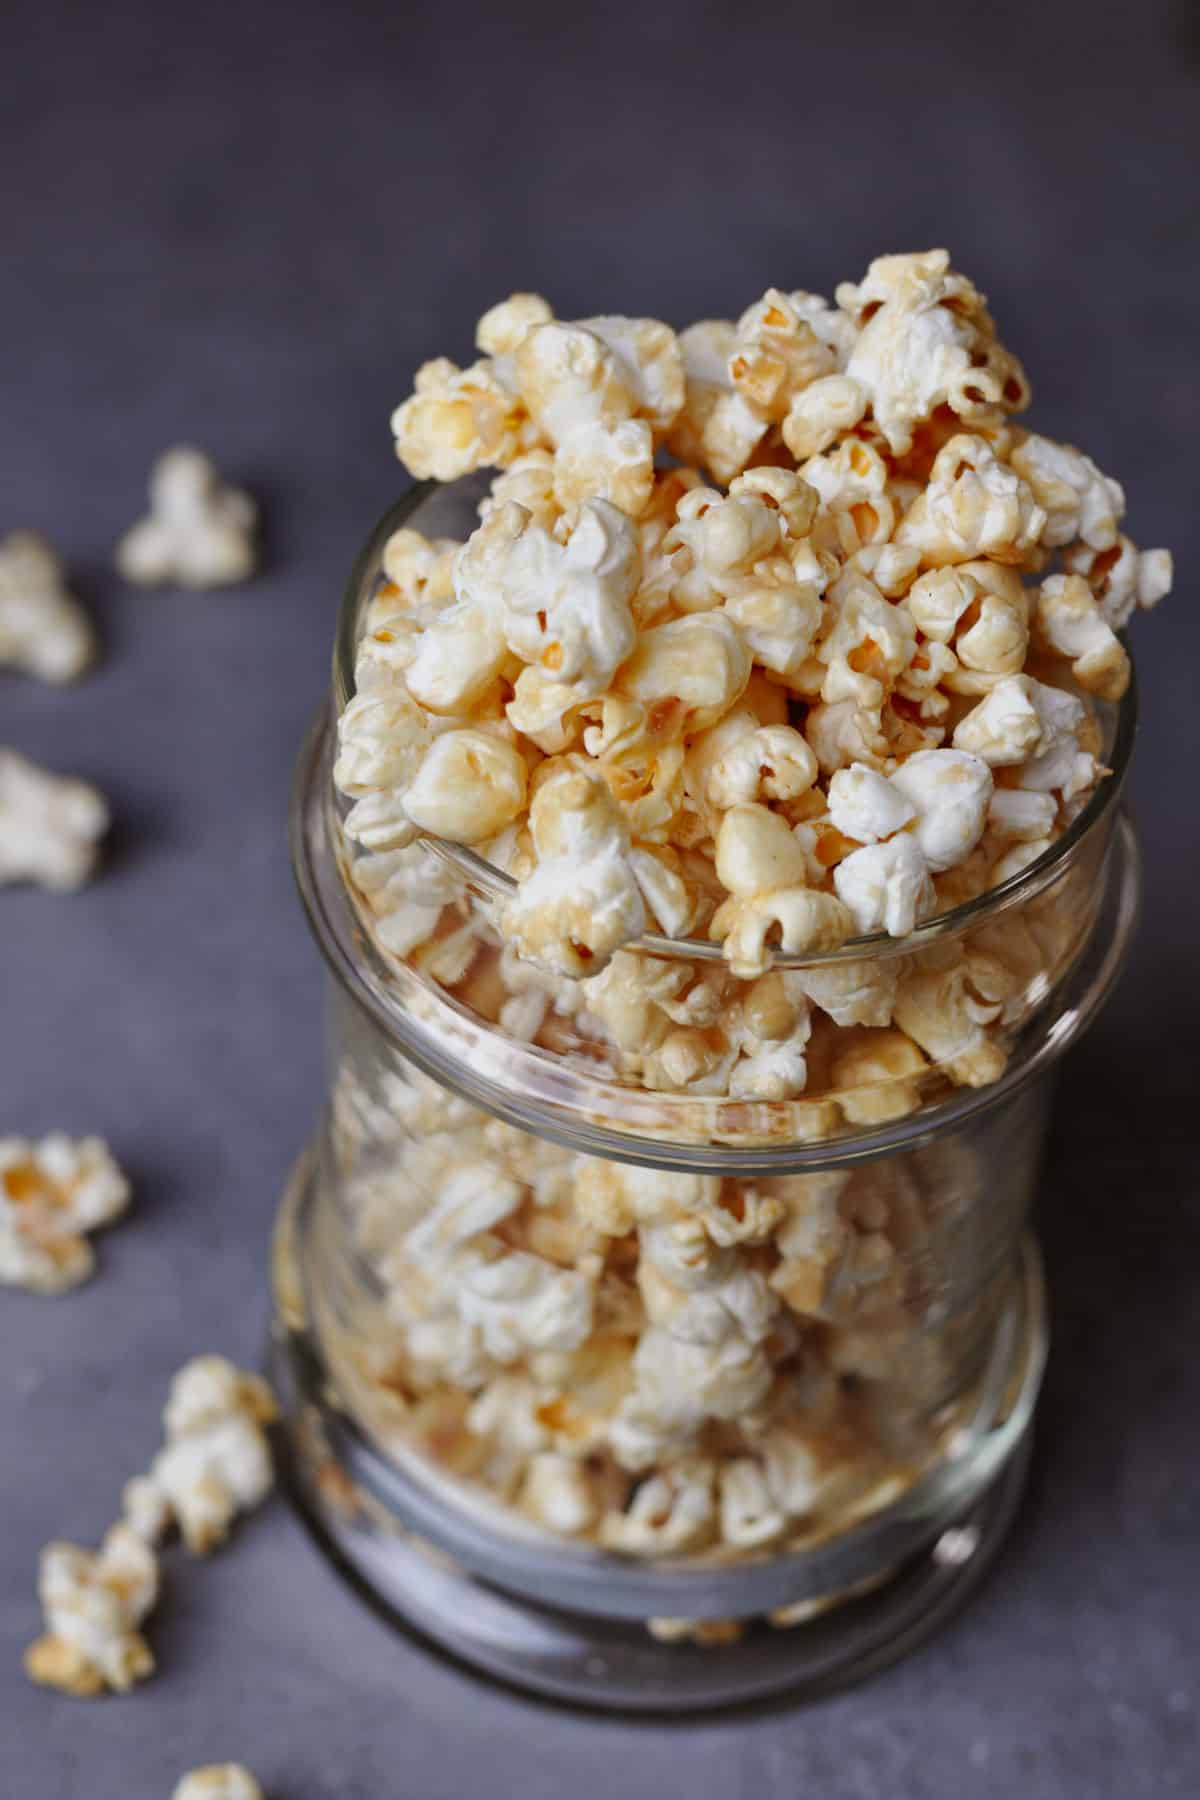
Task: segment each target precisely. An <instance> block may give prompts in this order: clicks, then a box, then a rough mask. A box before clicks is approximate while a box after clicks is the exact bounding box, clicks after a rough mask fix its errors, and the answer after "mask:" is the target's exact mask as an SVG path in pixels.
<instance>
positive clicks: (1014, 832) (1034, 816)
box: [987, 788, 1058, 843]
mask: <svg viewBox="0 0 1200 1800" xmlns="http://www.w3.org/2000/svg"><path fill="white" fill-rule="evenodd" d="M1057 814H1058V807H1057V805H1056V804H1055V801H1054V797H1053V795H1052V794H1036V793H1030V792H1027V791H1026V790H1025V789H1024V788H997V789H996V791H995V793H994V794H993V795H992V798H991V801H990V802H989V805H988V817H987V828H988V831H989V833H990V834H991V835H992V836H993V837H996V838H1000V839H1003V840H1004V841H1006V842H1007V841H1009V840H1011V839H1014V838H1015V839H1017V840H1018V841H1020V842H1021V843H1032V842H1033V841H1034V840H1035V839H1043V840H1045V841H1047V842H1048V841H1049V838H1050V835H1051V833H1052V831H1053V829H1054V821H1055V818H1056V816H1057Z"/></svg>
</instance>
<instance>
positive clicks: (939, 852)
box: [892, 749, 992, 871]
mask: <svg viewBox="0 0 1200 1800" xmlns="http://www.w3.org/2000/svg"><path fill="white" fill-rule="evenodd" d="M892 782H893V784H894V786H896V787H898V788H899V789H900V792H901V793H902V794H903V795H904V796H905V797H906V798H907V799H908V800H909V801H911V803H912V805H913V807H914V809H915V811H916V815H917V818H916V824H915V825H914V827H913V834H914V836H915V837H916V840H917V843H918V844H919V845H920V847H921V849H922V851H923V852H924V855H925V860H926V862H927V863H928V865H929V867H930V868H931V869H932V870H934V871H937V870H941V869H951V868H953V867H954V865H955V864H956V863H960V862H963V861H965V859H966V858H967V857H968V856H969V855H970V854H971V851H972V850H973V849H974V848H975V846H976V844H977V843H978V842H979V840H980V838H981V837H982V835H983V828H984V825H985V823H986V820H987V809H988V802H989V801H990V800H991V797H992V773H991V770H990V769H989V768H988V766H987V764H986V763H985V762H984V761H983V760H982V758H980V757H978V756H973V755H970V754H969V753H968V752H967V751H965V750H961V749H957V750H921V751H918V752H917V754H916V755H915V756H910V757H908V758H907V759H906V761H904V762H902V763H901V764H900V766H899V767H898V768H897V769H896V770H895V772H894V773H893V775H892Z"/></svg>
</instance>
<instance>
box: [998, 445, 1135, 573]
mask: <svg viewBox="0 0 1200 1800" xmlns="http://www.w3.org/2000/svg"><path fill="white" fill-rule="evenodd" d="M1009 462H1010V463H1011V465H1012V467H1013V468H1014V469H1015V470H1016V471H1017V474H1018V475H1020V476H1021V478H1022V479H1023V480H1024V481H1026V482H1028V484H1029V486H1030V488H1031V489H1032V491H1033V497H1034V499H1035V500H1036V501H1037V503H1038V505H1039V506H1040V507H1041V508H1042V509H1043V511H1044V512H1045V514H1046V524H1045V527H1044V529H1043V531H1042V542H1043V544H1045V545H1046V546H1047V548H1048V549H1057V548H1059V547H1060V546H1061V545H1063V544H1070V543H1073V542H1074V541H1075V540H1076V539H1079V540H1080V541H1082V542H1083V543H1084V544H1087V545H1088V546H1089V547H1090V548H1091V549H1093V550H1108V549H1111V547H1112V546H1113V545H1114V544H1115V543H1116V541H1117V526H1118V525H1119V524H1120V521H1121V516H1122V514H1123V513H1124V511H1125V495H1124V493H1123V491H1122V489H1121V485H1120V483H1119V482H1117V481H1113V480H1111V479H1110V477H1109V476H1107V475H1102V474H1101V473H1100V470H1099V469H1098V468H1097V467H1096V465H1095V463H1094V462H1093V461H1092V459H1091V457H1090V456H1085V455H1084V454H1083V451H1082V450H1076V449H1075V447H1074V445H1072V444H1056V443H1055V442H1054V440H1053V439H1052V438H1045V437H1038V436H1036V435H1035V434H1034V433H1032V432H1031V433H1030V434H1029V435H1028V436H1027V437H1024V438H1022V440H1021V441H1020V443H1018V444H1017V445H1016V446H1015V448H1014V449H1013V451H1012V453H1011V454H1010V456H1009Z"/></svg>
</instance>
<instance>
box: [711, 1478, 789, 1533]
mask: <svg viewBox="0 0 1200 1800" xmlns="http://www.w3.org/2000/svg"><path fill="white" fill-rule="evenodd" d="M719 1493H720V1502H719V1504H720V1521H721V1537H722V1538H723V1540H724V1541H725V1543H727V1544H734V1545H736V1546H737V1547H738V1548H739V1549H742V1550H761V1549H762V1548H763V1547H764V1546H765V1545H767V1544H770V1543H773V1542H774V1541H775V1539H776V1538H778V1537H780V1536H781V1535H782V1533H783V1530H784V1527H785V1526H786V1524H787V1518H786V1516H785V1514H784V1513H782V1512H781V1511H780V1510H779V1508H778V1507H777V1506H776V1505H775V1503H774V1501H773V1500H772V1498H771V1493H770V1490H769V1488H768V1487H767V1481H766V1476H765V1474H764V1472H763V1469H762V1466H761V1464H759V1463H757V1462H755V1461H754V1459H753V1458H752V1457H749V1456H741V1457H736V1458H735V1459H734V1460H733V1461H732V1462H728V1463H726V1464H725V1466H724V1467H723V1468H722V1470H721V1474H720V1486H719Z"/></svg>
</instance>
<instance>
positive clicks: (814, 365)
mask: <svg viewBox="0 0 1200 1800" xmlns="http://www.w3.org/2000/svg"><path fill="white" fill-rule="evenodd" d="M836 361H837V359H836V357H835V356H834V354H833V352H832V350H831V349H830V347H829V345H828V344H826V343H825V342H824V341H823V340H822V339H821V338H819V337H818V336H817V333H816V332H815V331H814V330H813V328H812V326H811V325H810V324H809V322H808V320H807V319H806V318H805V317H804V315H803V313H802V312H801V311H800V310H799V308H797V307H795V306H793V304H792V301H791V299H790V297H789V296H788V295H787V294H785V293H783V292H781V290H780V289H779V288H768V289H767V291H766V293H765V294H764V295H763V297H762V299H761V300H756V301H755V303H754V305H753V306H749V307H747V309H746V311H745V312H744V313H743V314H742V316H741V318H740V319H739V320H738V322H737V342H736V344H735V346H734V348H733V350H732V351H731V353H730V355H729V359H728V364H727V367H728V370H729V378H730V380H731V381H732V383H733V385H734V387H735V388H736V389H737V391H738V392H739V393H740V394H742V395H743V396H744V397H745V399H746V400H747V401H748V402H749V404H750V405H751V406H753V407H754V408H756V409H757V410H758V411H760V412H762V413H763V414H764V416H765V417H766V418H767V419H769V420H771V421H772V422H774V423H778V422H779V421H780V420H782V419H783V417H784V415H785V414H786V413H787V411H788V409H789V406H790V404H791V400H792V397H793V395H794V394H796V393H798V392H800V391H802V390H803V389H805V388H807V387H808V385H809V383H810V382H813V381H815V380H816V379H817V378H818V377H819V376H822V375H825V374H828V373H829V372H830V371H831V370H832V369H834V368H835V367H836Z"/></svg>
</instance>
